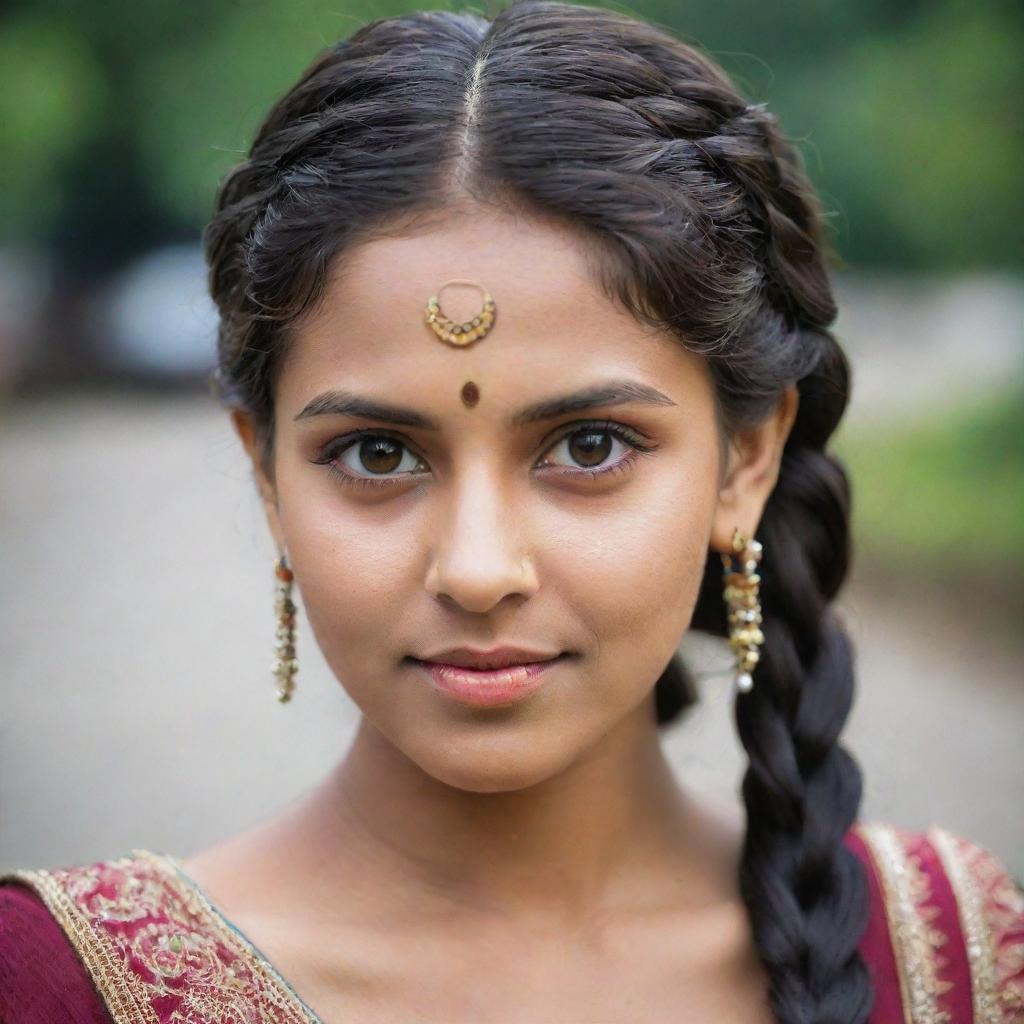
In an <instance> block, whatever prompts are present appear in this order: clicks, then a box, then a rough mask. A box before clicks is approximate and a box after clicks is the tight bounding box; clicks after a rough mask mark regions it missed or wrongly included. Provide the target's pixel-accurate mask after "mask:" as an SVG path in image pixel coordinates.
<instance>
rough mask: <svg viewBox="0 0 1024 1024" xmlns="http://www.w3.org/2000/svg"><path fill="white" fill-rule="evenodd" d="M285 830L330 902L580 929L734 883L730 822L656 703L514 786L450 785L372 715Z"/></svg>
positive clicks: (292, 852) (291, 849)
mask: <svg viewBox="0 0 1024 1024" xmlns="http://www.w3.org/2000/svg"><path fill="white" fill-rule="evenodd" d="M281 824H282V825H283V828H281V829H279V830H278V829H275V832H276V834H277V836H278V837H279V840H280V841H281V842H283V843H284V844H285V847H286V848H287V850H288V856H289V858H290V863H291V864H292V866H293V868H294V866H295V864H296V858H298V859H299V862H300V863H301V862H302V861H304V862H306V863H307V864H309V866H310V868H311V869H312V870H311V872H310V874H309V875H307V877H314V878H317V879H318V880H319V881H318V883H317V885H316V888H318V889H319V888H320V884H319V883H320V882H322V883H323V890H322V892H323V894H324V898H326V899H329V896H327V894H328V893H330V892H331V891H334V892H337V889H336V888H335V887H336V886H339V885H344V886H347V887H348V888H349V890H350V891H351V889H352V887H353V884H355V885H356V886H357V887H358V888H359V890H361V891H363V892H365V893H366V894H367V898H368V900H369V899H370V898H371V894H372V899H373V900H374V901H375V904H376V906H377V907H378V909H379V907H380V902H381V900H382V899H387V900H396V901H401V902H403V903H404V904H405V905H406V906H407V907H411V906H416V905H418V906H422V905H423V901H424V900H429V901H436V902H437V903H438V904H443V905H444V909H447V910H451V909H452V908H453V907H454V908H457V909H462V910H467V911H471V912H473V913H477V914H479V913H483V914H487V915H497V916H503V917H504V916H507V917H515V918H517V919H520V920H528V919H538V920H540V919H543V920H545V921H549V922H551V923H555V921H556V920H557V921H559V922H561V923H566V924H571V923H573V922H577V921H583V920H585V919H587V918H588V917H591V916H592V915H594V914H595V913H609V912H614V910H615V909H616V908H621V909H623V910H626V909H627V908H629V909H633V910H635V909H637V908H638V907H639V906H644V905H646V906H647V907H651V906H652V905H653V906H656V905H657V904H658V902H659V901H660V900H663V899H664V898H665V895H666V888H665V887H666V885H669V886H671V887H672V892H673V898H675V899H676V900H678V899H682V900H683V901H684V902H691V901H692V902H694V903H699V902H703V901H705V900H707V899H711V898H715V897H714V896H712V895H710V893H711V892H714V894H715V896H717V897H720V895H721V881H722V878H723V877H726V878H728V877H731V876H730V874H729V870H730V868H729V865H728V864H727V865H726V866H725V872H724V874H721V873H719V872H720V868H719V867H718V865H720V864H721V861H722V857H721V855H722V852H723V842H729V841H730V840H725V839H724V834H725V831H726V830H727V828H728V827H727V826H726V827H725V828H723V819H721V818H715V816H713V815H709V812H708V809H707V808H698V806H697V805H696V804H695V803H694V802H693V801H692V800H690V799H689V798H688V797H687V796H686V795H685V794H684V793H683V792H682V790H681V789H680V787H679V786H678V784H677V783H676V781H675V779H674V776H673V773H672V770H671V766H670V765H669V764H668V762H667V761H666V759H665V757H664V754H663V752H662V749H661V745H660V742H659V737H658V732H657V727H656V725H655V723H654V721H653V711H652V709H651V706H650V704H649V703H644V704H642V705H641V706H640V707H639V708H637V709H636V711H635V712H634V713H631V715H629V716H627V718H626V719H624V720H623V721H622V722H620V723H619V725H618V726H617V727H616V729H614V730H613V731H612V732H610V733H608V734H607V735H606V736H605V737H603V738H602V740H601V741H600V743H599V744H598V745H596V746H595V747H593V748H591V749H590V750H589V751H587V752H586V754H584V755H583V756H581V757H579V758H577V760H575V761H574V762H572V764H570V765H569V766H567V767H566V768H564V769H563V770H562V771H560V772H558V773H556V774H554V775H550V776H549V777H547V778H546V779H545V780H544V781H542V782H539V783H536V784H534V785H529V786H526V787H524V788H518V789H516V790H514V791H509V792H471V791H467V790H465V789H461V788H458V787H454V786H450V785H447V784H445V783H443V782H440V781H438V780H437V779H435V778H433V777H432V776H430V775H428V774H427V773H426V772H424V771H423V770H422V769H421V768H420V767H419V766H418V765H417V764H416V763H414V762H413V761H412V760H410V759H409V758H408V757H406V756H405V755H404V754H403V753H402V752H401V751H400V750H398V749H397V748H396V747H395V746H394V745H393V744H391V743H390V742H389V741H388V740H387V739H386V738H385V737H383V736H382V735H381V734H380V733H379V732H378V731H377V730H376V728H375V727H374V726H373V725H372V724H370V723H369V722H368V721H367V720H366V719H365V718H364V719H363V720H362V722H361V725H360V727H359V729H358V731H357V734H356V737H355V740H354V742H353V744H352V746H351V748H350V750H349V752H348V754H347V756H346V757H345V759H344V760H343V761H342V762H341V763H340V764H339V765H338V767H337V768H336V769H335V770H334V771H333V772H332V773H331V774H330V775H329V776H328V777H327V779H325V780H324V782H323V783H322V784H321V785H320V786H319V787H318V788H317V789H316V790H314V791H313V792H312V793H311V794H310V795H309V796H308V797H307V798H306V799H305V800H304V801H302V803H300V804H299V805H298V806H297V807H296V808H295V809H294V810H293V811H292V812H291V814H290V815H289V816H288V819H287V820H285V821H282V822H281ZM733 838H734V837H733ZM283 852H284V851H283V850H282V853H283ZM709 865H716V867H715V869H714V872H713V871H712V870H711V869H710V868H709ZM336 876H337V877H336ZM378 883H379V884H378ZM311 895H313V894H311Z"/></svg>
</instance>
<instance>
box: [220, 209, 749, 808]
mask: <svg viewBox="0 0 1024 1024" xmlns="http://www.w3.org/2000/svg"><path fill="white" fill-rule="evenodd" d="M452 278H470V279H472V280H473V281H475V282H479V284H480V285H482V286H483V287H484V288H486V289H487V290H488V291H489V292H490V293H491V295H492V296H493V298H494V301H495V304H496V319H495V324H494V327H493V329H492V330H491V331H490V333H489V334H487V335H486V336H485V337H484V338H483V339H482V340H480V341H477V342H476V343H475V344H473V345H470V346H468V347H466V348H455V347H452V346H450V345H448V344H445V343H444V342H442V341H441V340H439V339H438V338H437V337H436V336H435V335H434V333H433V332H432V331H431V329H430V328H429V326H428V325H427V324H426V323H425V322H424V307H425V304H426V302H427V299H428V298H429V297H430V296H431V295H434V294H437V293H438V289H439V287H440V286H441V285H442V284H443V283H444V282H445V281H448V280H449V279H452ZM439 298H440V302H441V306H442V309H443V311H444V312H445V313H446V314H447V315H449V316H451V317H453V318H454V319H456V320H463V319H469V318H470V317H472V316H473V315H474V314H475V313H476V312H477V311H478V309H479V307H480V302H481V300H480V295H479V293H478V292H476V291H474V290H473V289H472V288H468V287H463V286H450V287H448V288H446V289H445V290H444V291H443V292H442V293H441V294H440V296H439ZM467 381H472V382H474V383H475V384H476V386H477V388H478V390H479V400H478V402H477V404H476V405H475V406H473V407H467V405H465V404H464V403H463V400H462V397H461V395H462V389H463V385H464V384H465V383H466V382H467ZM589 389H608V390H609V392H612V391H614V392H616V393H620V392H622V393H624V394H626V397H627V399H628V400H625V401H621V402H620V401H610V400H608V397H607V395H606V396H604V401H603V404H600V403H599V404H594V405H590V404H586V405H585V406H584V404H583V403H579V404H578V405H577V407H575V408H572V409H568V410H562V411H560V412H557V413H556V414H554V415H537V416H529V417H526V416H522V417H520V418H519V419H518V420H516V419H515V417H516V416H517V414H520V413H525V412H526V411H528V410H531V409H534V407H539V406H540V405H542V404H544V403H551V402H554V401H556V400H558V399H562V398H565V397H567V396H570V395H573V394H575V393H577V392H580V391H585V390H589ZM630 391H631V392H632V397H630V394H629V393H628V392H630ZM325 396H326V397H325ZM342 398H347V399H353V398H357V399H358V400H360V401H363V402H373V403H376V404H377V405H380V406H387V407H389V408H391V409H395V410H402V413H403V416H405V417H406V418H410V417H411V418H415V419H416V420H418V421H423V423H426V422H427V421H429V424H430V425H422V424H421V425H409V424H408V423H396V422H392V421H390V420H388V419H383V418H379V417H376V416H368V415H362V414H360V415H348V414H344V413H343V412H341V411H338V410H337V408H335V411H333V412H332V411H330V408H331V406H332V405H334V406H335V407H336V406H337V405H338V403H339V400H340V399H342ZM275 409H276V435H275V452H274V487H273V491H271V490H270V485H269V484H268V483H267V482H266V481H265V480H264V479H262V478H261V481H260V482H261V486H262V487H263V488H264V495H265V497H268V498H269V500H268V514H269V518H270V525H271V529H272V531H273V533H274V535H275V539H276V540H277V543H278V545H279V546H280V547H281V548H282V549H283V550H285V551H286V552H287V554H288V558H289V561H290V563H291V565H292V568H293V570H294V573H295V579H296V586H297V588H298V590H299V592H300V594H301V598H302V608H303V610H304V612H305V614H306V615H307V616H308V618H309V621H310V624H311V626H312V629H313V631H314V634H315V636H316V639H317V642H318V644H319V646H320V647H321V649H322V650H323V653H324V655H325V657H326V659H327V662H328V663H329V665H330V667H331V669H332V670H333V671H334V673H335V675H336V676H337V677H338V679H339V680H340V681H341V683H342V685H343V686H344V687H345V689H346V690H347V691H348V693H349V694H350V696H351V697H352V699H353V700H354V701H355V703H356V704H357V705H358V706H359V708H360V709H361V711H362V712H363V714H364V715H365V716H366V717H367V719H369V721H370V722H371V723H372V724H373V725H374V726H375V727H376V728H377V730H379V732H380V733H381V734H382V735H383V736H384V737H386V738H387V740H389V741H390V742H391V743H392V744H393V745H394V746H395V747H396V748H398V749H399V750H400V751H401V752H402V753H404V754H405V755H406V756H407V757H408V758H410V759H411V760H412V761H414V762H415V763H416V764H418V765H419V766H420V767H421V768H422V769H423V770H424V771H425V772H427V773H429V774H430V775H431V776H434V777H435V778H437V779H439V780H442V781H445V782H447V783H449V784H451V785H453V786H456V787H460V788H463V789H467V790H473V791H480V792H493V791H501V790H511V789H515V788H521V787H524V786H527V785H530V784H533V783H535V782H539V781H541V780H542V779H544V778H546V777H549V776H552V775H554V774H556V773H558V772H560V771H561V770H562V769H564V768H565V767H567V766H568V765H569V764H570V763H571V762H572V761H573V760H575V759H576V758H578V757H580V756H581V755H582V754H584V753H585V752H586V751H587V750H588V748H591V747H592V746H593V745H594V744H596V743H598V742H599V741H600V740H601V738H602V737H604V736H605V735H606V734H608V733H609V731H610V730H612V729H613V728H614V727H615V726H616V724H618V723H620V722H622V721H623V720H624V719H625V718H626V716H629V715H630V714H631V713H634V714H636V713H646V714H649V715H650V716H651V721H653V710H652V709H650V701H651V698H652V688H653V685H654V683H655V680H656V679H657V677H658V676H659V674H660V673H661V671H662V670H663V669H664V668H665V666H666V664H667V663H668V661H669V659H670V658H671V656H672V654H673V652H674V651H675V650H676V648H677V646H678V644H679V642H680V639H681V637H682V635H683V633H684V632H685V630H686V629H687V626H688V624H689V622H690V618H691V614H692V611H693V607H694V603H695V600H696V595H697V590H698V586H699V583H700V579H701V574H702V572H703V568H704V564H705V558H706V556H707V552H708V548H709V544H712V543H713V541H714V540H717V542H718V544H717V546H718V549H719V550H721V549H723V548H724V544H725V543H727V539H728V537H729V536H730V535H731V532H732V528H733V527H734V526H736V525H743V526H745V527H746V528H747V529H752V528H753V527H754V526H755V525H756V521H757V517H758V516H759V510H758V511H752V508H753V506H752V505H751V504H750V500H749V499H750V497H751V495H753V491H754V490H755V488H753V487H749V488H747V491H745V492H744V493H743V494H738V493H737V494H732V492H730V494H731V495H732V496H731V498H730V501H729V502H728V503H727V507H723V506H722V504H721V501H720V498H721V494H720V485H721V484H722V482H723V480H722V478H721V477H720V463H719V459H720V447H719V445H720V441H719V436H718V426H717V423H716V418H715V411H714V400H713V390H712V380H711V376H710V374H709V371H708V369H707V366H706V364H705V363H704V361H703V360H702V359H700V358H699V357H697V356H695V355H693V354H692V353H690V352H688V351H687V350H685V349H684V348H683V347H682V346H681V345H680V344H679V343H678V342H677V341H675V340H673V339H672V338H670V337H668V336H666V335H660V334H656V333H653V332H651V331H650V330H649V329H647V328H644V327H643V326H641V325H640V324H638V323H637V322H636V321H635V320H634V319H633V318H632V317H630V316H629V315H628V314H626V313H624V312H622V311H620V310H619V309H617V308H616V307H615V306H613V305H612V304H611V303H610V302H609V301H608V300H607V299H606V298H605V297H604V296H603V295H602V294H601V293H600V292H599V291H598V290H597V289H596V287H595V286H594V285H593V284H592V283H591V281H590V279H589V278H588V276H587V274H586V272H585V269H584V258H583V253H582V251H581V249H580V248H579V243H578V242H577V241H576V240H575V239H574V238H573V237H572V236H570V235H569V234H567V233H566V232H565V231H564V230H560V229H558V228H556V227H552V226H548V225H545V224H541V223H538V222H535V221H528V222H524V221H520V220H513V219H511V218H510V217H504V216H499V215H497V214H494V215H490V214H489V215H486V216H484V215H481V216H480V217H479V218H475V219H471V220H470V219H460V220H453V221H451V222H448V223H445V224H444V225H443V226H439V227H437V228H436V229H433V230H431V231H430V233H421V234H418V235H416V236H415V237H392V238H385V239H380V240H375V241H373V242H370V243H367V244H364V245H363V246H361V247H360V248H359V249H357V250H355V251H354V252H353V253H350V254H349V256H348V258H347V260H346V263H345V269H344V273H343V274H339V275H335V277H334V279H333V280H332V281H331V282H330V283H329V285H328V287H327V291H326V294H325V298H324V302H323V304H322V307H320V308H319V310H318V311H317V313H316V315H315V316H314V318H312V319H311V320H309V321H308V322H307V323H306V324H305V325H304V326H303V327H302V328H301V330H300V331H299V333H298V335H297V337H296V339H295V342H294V347H293V348H292V349H291V351H290V354H289V356H288V359H287V360H286V362H285V364H284V366H283V367H282V371H281V375H280V377H279V381H278V390H277V393H276V396H275ZM325 409H326V410H327V411H324V410H325ZM304 411H305V413H304ZM541 411H542V412H543V410H541ZM236 426H238V427H239V430H240V432H241V433H242V435H243V439H246V438H247V435H246V434H245V432H244V431H245V428H244V426H242V425H240V420H239V418H238V417H236ZM246 443H247V445H248V444H251V437H249V438H248V439H247V442H246ZM250 453H252V449H251V447H250ZM744 495H745V497H744ZM754 497H755V498H756V495H754ZM744 501H746V502H747V503H746V505H744ZM754 504H756V500H755V502H754ZM751 516H753V517H754V518H753V521H747V522H744V519H747V520H749V519H750V517H751ZM502 646H514V647H522V648H527V649H529V650H530V651H535V652H540V653H542V654H544V655H556V654H565V655H566V657H564V658H562V659H561V660H559V661H558V662H556V663H554V664H553V665H550V666H548V667H547V669H546V670H545V671H544V673H543V676H542V680H543V681H542V683H541V685H540V686H539V688H537V689H536V690H534V691H533V692H532V693H530V694H529V696H527V697H525V698H523V699H520V700H518V701H516V702H514V703H508V704H504V705H499V706H483V707H481V706H473V705H468V704H466V703H464V702H463V701H461V700H457V699H453V698H452V697H451V696H448V695H446V694H444V693H442V692H440V691H439V690H438V689H437V688H436V687H435V686H434V684H433V682H432V677H431V675H430V673H429V671H428V670H427V669H426V668H424V667H423V666H421V665H420V664H418V663H417V662H416V661H415V660H413V659H430V658H431V656H436V655H438V654H439V653H441V652H444V651H446V650H449V649H451V648H456V647H469V648H474V649H476V650H485V651H486V650H491V649H493V648H496V647H502ZM439 660H440V659H439ZM644 704H646V707H643V708H642V707H641V705H644Z"/></svg>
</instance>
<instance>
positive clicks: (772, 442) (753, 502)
mask: <svg viewBox="0 0 1024 1024" xmlns="http://www.w3.org/2000/svg"><path fill="white" fill-rule="evenodd" d="M799 404H800V396H799V393H798V391H797V387H796V385H795V384H791V385H790V386H789V387H788V388H787V389H786V390H785V391H784V392H783V393H782V394H781V395H780V396H779V401H778V403H777V404H776V406H775V409H774V410H773V412H772V413H771V415H769V416H768V418H767V419H766V420H764V421H763V422H762V423H759V424H758V425H757V426H755V427H751V428H750V429H748V430H745V431H742V432H740V433H739V434H737V435H736V436H735V437H734V438H733V439H732V440H731V442H730V444H729V458H728V465H727V466H726V470H725V475H724V480H723V482H722V485H721V487H720V488H719V491H718V505H717V507H716V508H715V515H714V520H713V522H712V528H711V538H710V542H709V543H710V547H711V549H712V550H713V551H718V552H721V553H727V552H731V551H732V535H733V531H734V530H735V529H736V527H739V528H740V530H741V531H742V532H743V533H744V534H746V536H748V537H754V536H755V534H756V533H757V527H758V524H759V523H760V522H761V516H762V514H763V512H764V506H765V504H766V503H767V501H768V495H770V494H771V492H772V489H773V488H774V487H775V482H776V481H777V480H778V478H779V467H780V465H781V463H782V449H783V448H784V447H785V444H786V439H787V438H788V437H789V432H790V430H791V429H792V427H793V422H794V420H795V419H796V413H797V408H798V407H799Z"/></svg>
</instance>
